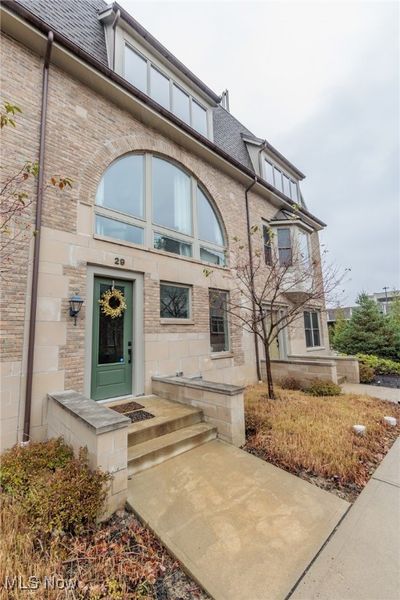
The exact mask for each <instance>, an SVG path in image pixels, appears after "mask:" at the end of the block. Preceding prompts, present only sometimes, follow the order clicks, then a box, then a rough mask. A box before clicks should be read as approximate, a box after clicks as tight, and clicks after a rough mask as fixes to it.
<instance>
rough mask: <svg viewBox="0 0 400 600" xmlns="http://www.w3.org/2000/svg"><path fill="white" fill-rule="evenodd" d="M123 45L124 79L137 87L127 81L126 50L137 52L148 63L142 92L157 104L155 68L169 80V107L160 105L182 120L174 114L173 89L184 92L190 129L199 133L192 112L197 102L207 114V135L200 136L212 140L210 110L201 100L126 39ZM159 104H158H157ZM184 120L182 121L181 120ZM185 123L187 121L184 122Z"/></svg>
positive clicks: (201, 133)
mask: <svg viewBox="0 0 400 600" xmlns="http://www.w3.org/2000/svg"><path fill="white" fill-rule="evenodd" d="M123 44H124V51H123V53H122V55H123V61H122V76H123V77H124V79H126V80H127V81H128V83H130V84H131V85H133V86H134V87H136V86H135V85H134V84H133V83H131V82H130V80H128V79H127V76H126V60H125V57H126V48H128V49H129V50H130V51H131V52H135V53H136V54H137V55H138V56H139V58H141V59H143V60H144V61H146V63H147V80H146V90H145V91H143V90H140V91H141V92H142V93H143V94H146V95H147V96H149V98H152V100H154V102H157V100H155V99H154V98H153V96H152V95H151V67H153V68H154V69H155V70H156V71H158V72H159V73H160V74H161V75H163V76H164V77H165V78H166V79H168V80H169V105H168V107H165V106H163V105H162V104H160V106H162V107H163V108H166V110H169V111H170V112H171V113H173V114H174V115H175V116H177V117H178V119H180V117H179V116H178V115H177V114H176V113H175V112H174V93H173V87H174V86H175V87H176V88H178V89H179V90H180V91H181V92H183V93H184V94H186V96H188V97H189V122H188V123H187V124H188V125H190V127H192V128H193V129H195V131H199V130H198V129H196V128H195V127H194V126H193V111H192V102H196V104H197V105H198V106H199V107H200V108H202V109H203V110H204V111H205V113H206V133H205V134H204V133H203V132H202V131H199V133H200V135H205V137H207V138H208V139H211V127H210V119H209V112H210V111H209V109H208V107H207V106H205V105H204V104H203V103H202V102H201V100H199V99H198V98H197V97H196V96H194V95H193V93H191V92H190V91H189V90H187V89H185V87H184V86H183V85H182V84H181V83H180V82H179V81H177V80H176V79H174V78H173V77H171V76H170V75H169V74H168V73H166V72H165V71H164V70H163V69H162V68H161V67H159V65H158V64H157V63H155V62H154V61H153V60H152V59H151V58H149V57H147V56H146V55H145V54H144V53H143V52H141V51H140V50H139V49H137V48H135V46H134V45H133V44H132V43H131V42H130V41H129V40H127V39H126V38H124V40H123ZM138 89H140V88H138ZM157 104H158V102H157ZM181 120H182V119H181ZM183 122H184V123H185V122H186V121H183Z"/></svg>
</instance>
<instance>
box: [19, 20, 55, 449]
mask: <svg viewBox="0 0 400 600" xmlns="http://www.w3.org/2000/svg"><path fill="white" fill-rule="evenodd" d="M53 39H54V35H53V32H52V31H49V32H48V35H47V46H46V54H45V57H44V63H43V79H42V106H41V115H40V138H39V175H38V182H37V200H36V217H35V236H34V246H33V267H32V286H31V304H30V314H29V337H28V360H27V369H26V371H27V372H26V390H25V413H24V430H23V438H22V440H23V441H24V442H27V441H28V440H29V437H30V427H31V405H32V381H33V360H34V353H35V335H36V309H37V294H38V279H39V258H40V233H41V228H42V207H43V184H44V152H45V140H46V121H47V104H48V89H49V66H50V55H51V50H52V46H53Z"/></svg>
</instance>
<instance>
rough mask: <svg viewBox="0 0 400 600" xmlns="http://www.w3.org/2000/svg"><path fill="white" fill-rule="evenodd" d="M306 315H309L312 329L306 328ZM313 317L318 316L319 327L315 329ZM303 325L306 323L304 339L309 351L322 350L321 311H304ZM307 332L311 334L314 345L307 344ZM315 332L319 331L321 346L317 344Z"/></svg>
mask: <svg viewBox="0 0 400 600" xmlns="http://www.w3.org/2000/svg"><path fill="white" fill-rule="evenodd" d="M306 314H308V315H309V319H310V325H311V327H307V326H306ZM312 315H316V316H317V325H318V327H313V318H312ZM303 323H304V339H305V343H306V348H307V350H312V349H315V348H322V347H323V344H322V329H321V312H320V311H319V310H313V309H308V310H304V311H303ZM307 331H309V332H310V335H311V341H312V344H307V333H306V332H307ZM315 331H318V338H319V344H316V343H315V333H314V332H315Z"/></svg>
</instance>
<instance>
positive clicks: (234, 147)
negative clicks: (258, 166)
mask: <svg viewBox="0 0 400 600" xmlns="http://www.w3.org/2000/svg"><path fill="white" fill-rule="evenodd" d="M213 126H214V143H215V144H216V145H217V146H219V147H220V148H222V150H225V152H227V153H228V154H230V155H231V156H233V158H235V159H236V160H238V161H239V162H240V163H242V164H243V165H245V166H246V167H247V168H248V169H251V170H252V171H254V168H253V165H252V164H251V160H250V156H249V153H248V151H247V146H246V144H245V143H244V141H243V139H242V135H241V134H242V133H245V134H247V135H253V134H252V133H251V132H250V131H249V130H248V129H247V128H246V127H245V126H244V125H242V124H241V123H240V122H239V121H238V120H237V119H235V117H234V116H233V115H231V113H230V112H228V111H227V110H225V108H222V106H218V107H217V108H215V109H214V110H213Z"/></svg>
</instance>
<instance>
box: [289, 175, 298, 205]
mask: <svg viewBox="0 0 400 600" xmlns="http://www.w3.org/2000/svg"><path fill="white" fill-rule="evenodd" d="M290 197H291V199H292V200H294V201H295V202H297V200H298V196H297V183H296V182H294V181H292V180H290Z"/></svg>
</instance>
